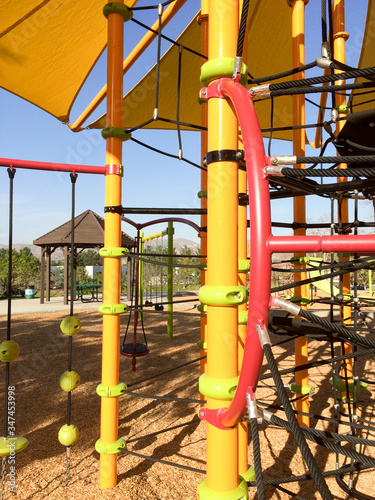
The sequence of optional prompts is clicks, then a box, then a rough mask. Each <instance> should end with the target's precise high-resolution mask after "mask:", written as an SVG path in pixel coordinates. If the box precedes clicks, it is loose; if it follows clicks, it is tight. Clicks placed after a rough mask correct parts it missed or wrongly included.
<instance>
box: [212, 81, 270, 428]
mask: <svg viewBox="0 0 375 500" xmlns="http://www.w3.org/2000/svg"><path fill="white" fill-rule="evenodd" d="M211 92H214V93H215V92H217V95H216V96H217V97H228V98H229V99H230V100H231V101H232V103H233V106H234V108H235V110H236V113H237V117H238V120H239V122H240V126H241V131H242V136H243V145H244V149H245V158H246V169H247V178H248V184H249V210H250V220H251V224H250V241H251V250H250V258H251V273H250V294H249V311H248V322H247V332H246V343H245V350H244V362H243V365H242V368H241V373H240V378H239V381H238V386H237V390H236V393H235V395H234V398H233V400H232V402H231V404H230V406H229V407H228V408H227V409H223V410H221V411H220V413H219V414H218V420H219V422H220V424H221V425H223V426H226V427H230V426H233V425H235V424H236V423H237V422H238V421H239V420H240V419H241V418H242V416H243V414H244V413H245V410H246V393H247V392H251V391H252V390H255V387H256V385H257V382H258V378H259V373H260V369H261V366H262V360H263V349H262V347H261V345H260V341H259V337H258V333H257V330H256V327H257V325H259V326H261V327H264V326H266V325H267V322H268V304H269V298H270V286H271V285H270V283H271V253H270V251H269V249H268V240H269V238H270V236H271V208H270V196H269V189H268V181H267V179H266V177H265V175H264V172H263V169H264V167H265V166H266V159H265V152H264V146H263V139H262V135H261V131H260V126H259V122H258V118H257V115H256V113H255V110H254V106H253V103H252V101H251V97H250V95H249V93H248V92H247V90H246V89H245V88H244V87H243V86H242V85H240V84H238V83H235V82H234V81H233V80H232V79H230V78H223V79H221V80H218V81H217V82H213V83H212V84H211V85H210V87H209V93H210V94H211Z"/></svg>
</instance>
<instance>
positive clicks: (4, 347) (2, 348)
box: [0, 340, 20, 363]
mask: <svg viewBox="0 0 375 500" xmlns="http://www.w3.org/2000/svg"><path fill="white" fill-rule="evenodd" d="M19 353H20V346H19V345H18V344H17V342H14V340H4V342H1V344H0V361H3V362H4V363H9V362H10V361H13V360H15V359H16V358H18V355H19Z"/></svg>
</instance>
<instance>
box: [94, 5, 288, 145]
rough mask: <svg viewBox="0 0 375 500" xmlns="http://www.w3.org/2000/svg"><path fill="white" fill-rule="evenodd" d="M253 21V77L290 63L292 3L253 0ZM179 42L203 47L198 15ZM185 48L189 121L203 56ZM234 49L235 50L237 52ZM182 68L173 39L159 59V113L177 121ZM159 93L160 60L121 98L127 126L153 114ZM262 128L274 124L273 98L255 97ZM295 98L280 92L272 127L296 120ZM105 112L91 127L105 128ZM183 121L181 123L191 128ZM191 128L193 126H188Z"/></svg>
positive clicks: (184, 99)
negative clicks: (179, 76) (158, 82)
mask: <svg viewBox="0 0 375 500" xmlns="http://www.w3.org/2000/svg"><path fill="white" fill-rule="evenodd" d="M249 15H250V22H249V32H248V60H247V65H248V68H249V71H250V73H251V74H252V76H254V77H259V76H264V75H267V74H268V75H269V74H273V73H278V72H280V71H285V69H291V67H292V39H291V32H292V27H291V9H290V7H288V5H287V3H286V2H280V0H268V1H267V2H264V1H263V2H262V1H261V0H257V1H256V2H250V13H249ZM271 26H282V27H283V29H282V30H281V29H280V30H278V29H277V30H275V29H274V30H272V29H271V28H269V27H271ZM177 43H178V44H179V45H183V46H185V47H188V48H190V49H192V50H194V51H196V52H197V53H198V54H199V53H200V47H201V38H200V26H199V25H198V23H197V21H196V18H194V19H193V21H192V22H191V23H190V24H189V25H188V27H187V28H186V29H185V31H184V32H183V33H182V34H181V35H180V37H179V38H178V40H177ZM198 54H192V53H191V52H189V51H187V50H183V51H182V57H181V86H180V111H179V121H180V122H183V123H186V124H193V125H198V126H199V125H200V124H201V122H200V120H201V110H200V106H199V103H198V98H199V90H200V88H201V83H200V64H201V58H200V56H199V55H198ZM234 55H235V54H233V56H234ZM178 73H179V47H178V46H177V45H172V46H171V48H170V49H169V50H168V51H167V52H166V53H165V54H164V56H163V57H162V59H161V63H160V89H159V103H158V110H159V117H161V118H164V119H168V120H173V121H176V119H177V103H178V100H177V88H178ZM155 95H156V65H155V66H154V67H153V68H152V69H151V70H150V71H149V72H148V73H147V75H146V76H145V77H144V78H143V79H142V80H140V82H139V83H138V84H137V85H135V86H134V87H133V89H131V90H130V91H129V92H128V93H127V94H126V95H125V97H124V100H123V126H124V127H125V128H133V127H136V126H138V125H140V124H142V123H144V122H146V121H148V120H150V119H152V117H153V112H154V108H155ZM256 108H257V112H258V116H259V118H260V122H261V126H262V128H267V127H269V126H270V101H269V100H268V101H259V102H257V103H256ZM292 113H293V112H292V99H291V98H290V97H282V98H278V100H277V104H276V105H275V109H274V123H273V125H274V127H283V126H287V125H291V124H292V116H293V114H292ZM105 119H106V117H105V115H103V116H102V117H100V118H99V119H98V120H96V121H95V122H94V123H92V124H91V125H90V128H104V127H105ZM146 128H157V129H171V128H176V125H175V124H173V123H168V122H165V121H161V120H157V121H152V122H151V123H149V124H148V125H147V127H146ZM189 128H190V127H188V126H181V129H189ZM190 129H191V128H190ZM274 137H278V138H282V139H291V138H292V136H291V132H283V133H277V132H276V133H275V134H274Z"/></svg>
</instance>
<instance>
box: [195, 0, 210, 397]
mask: <svg viewBox="0 0 375 500" xmlns="http://www.w3.org/2000/svg"><path fill="white" fill-rule="evenodd" d="M197 22H198V23H199V24H200V27H201V54H203V55H205V56H207V55H208V0H202V2H201V13H200V16H199V18H198V19H197ZM205 62H206V59H204V58H202V64H204V63H205ZM201 125H202V127H206V128H207V103H206V102H202V103H201ZM206 152H207V130H202V132H201V159H202V162H203V158H204V157H205V155H206ZM201 208H202V209H204V210H206V209H207V172H206V171H204V170H202V171H201ZM201 227H202V228H207V214H203V215H201ZM200 240H201V255H207V229H205V230H203V231H202V232H201V233H200ZM201 264H205V265H206V264H207V257H206V258H202V259H201ZM206 282H207V270H206V269H202V271H201V286H204V285H205V284H206ZM200 331H201V357H203V356H205V355H206V352H207V318H206V317H202V318H201V320H200ZM206 364H207V358H205V359H202V360H201V374H202V373H205V372H206ZM202 399H204V396H203V395H202Z"/></svg>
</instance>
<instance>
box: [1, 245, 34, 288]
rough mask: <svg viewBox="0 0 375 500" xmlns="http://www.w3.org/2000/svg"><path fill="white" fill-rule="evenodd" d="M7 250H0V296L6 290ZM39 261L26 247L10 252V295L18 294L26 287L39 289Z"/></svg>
mask: <svg viewBox="0 0 375 500" xmlns="http://www.w3.org/2000/svg"><path fill="white" fill-rule="evenodd" d="M8 268H9V250H5V249H1V250H0V296H6V294H7V289H8ZM39 280H40V261H39V259H38V258H37V257H35V256H34V255H33V254H32V253H31V250H30V249H29V248H27V247H24V248H21V250H20V251H19V252H17V251H16V250H12V283H11V290H12V294H19V292H20V291H21V290H22V291H23V290H24V289H25V287H26V286H34V287H35V289H37V288H38V287H39Z"/></svg>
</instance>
